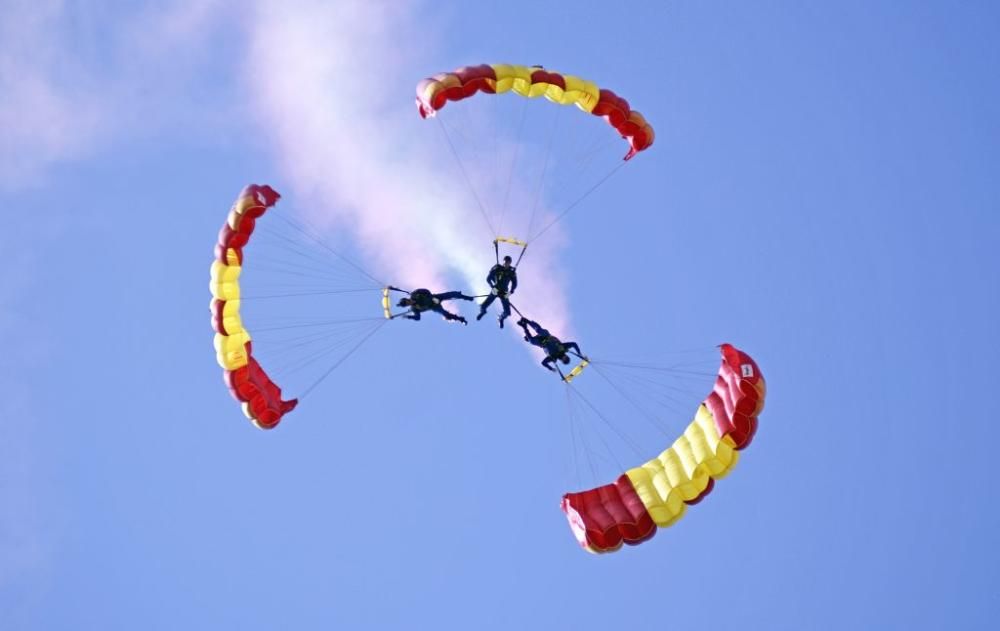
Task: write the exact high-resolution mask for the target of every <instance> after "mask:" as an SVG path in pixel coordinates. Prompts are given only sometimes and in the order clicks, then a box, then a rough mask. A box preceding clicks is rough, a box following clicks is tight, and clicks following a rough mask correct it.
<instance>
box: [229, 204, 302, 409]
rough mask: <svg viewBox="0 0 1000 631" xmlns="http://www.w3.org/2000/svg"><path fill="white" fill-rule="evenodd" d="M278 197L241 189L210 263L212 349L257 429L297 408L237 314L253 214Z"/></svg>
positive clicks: (253, 218) (256, 216) (260, 212)
mask: <svg viewBox="0 0 1000 631" xmlns="http://www.w3.org/2000/svg"><path fill="white" fill-rule="evenodd" d="M280 197H281V196H280V195H279V194H278V193H277V192H276V191H275V190H274V189H272V188H271V187H270V186H258V185H256V184H251V185H250V186H247V187H246V188H244V189H243V191H242V192H241V193H240V195H239V197H238V198H237V199H236V202H235V203H234V204H233V207H232V209H231V210H230V212H229V217H228V218H227V219H226V223H225V224H224V225H223V226H222V230H220V231H219V241H218V243H217V244H216V246H215V260H214V261H213V262H212V270H211V283H210V285H209V289H210V290H211V292H212V302H211V306H210V309H211V311H212V328H213V329H215V353H216V359H218V361H219V365H220V366H222V368H223V369H224V370H225V377H224V378H225V381H226V384H227V385H228V386H229V390H230V392H232V394H233V397H235V398H236V400H237V401H240V402H241V403H242V404H243V412H244V413H245V414H246V415H247V417H248V418H249V419H250V420H251V422H253V424H254V425H256V426H257V427H259V428H261V429H271V428H273V427H274V426H276V425H277V424H278V423H279V422H280V421H281V417H283V416H284V415H285V414H287V413H288V412H291V411H292V410H293V409H295V406H296V404H297V403H298V400H297V399H290V400H285V399H282V398H281V388H279V387H278V386H277V385H276V384H275V383H274V382H273V381H272V380H271V378H270V377H268V375H267V373H266V372H264V369H263V368H261V366H260V364H259V363H258V362H257V360H256V359H255V358H254V356H253V345H252V343H251V340H250V333H249V332H248V331H247V330H246V329H245V328H243V320H242V319H241V318H240V283H239V278H240V272H241V271H242V269H243V248H244V247H245V246H246V245H247V243H248V242H249V240H250V235H251V234H253V230H254V225H255V224H256V221H257V219H259V218H260V217H261V216H263V215H264V213H265V212H267V210H268V209H269V208H271V207H272V206H274V204H275V203H276V202H277V201H278V199H279V198H280Z"/></svg>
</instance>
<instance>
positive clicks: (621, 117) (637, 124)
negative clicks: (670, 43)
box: [417, 64, 654, 160]
mask: <svg viewBox="0 0 1000 631" xmlns="http://www.w3.org/2000/svg"><path fill="white" fill-rule="evenodd" d="M505 92H513V93H514V94H518V95H521V96H524V97H527V98H538V97H541V96H544V97H545V98H546V99H548V100H549V101H552V102H553V103H558V104H560V105H576V106H577V107H578V108H579V109H581V110H582V111H584V112H589V113H591V114H593V115H595V116H600V117H601V118H603V119H605V120H606V121H608V123H609V124H610V125H611V126H612V127H614V128H615V129H616V130H617V131H618V133H619V134H621V136H622V137H623V138H625V139H626V140H627V141H628V143H629V152H628V154H626V156H625V159H626V160H628V159H629V158H631V157H632V156H634V155H635V154H637V153H638V152H640V151H643V150H645V149H647V148H649V147H650V146H651V145H652V144H653V139H654V133H653V128H652V126H651V125H650V124H649V123H648V122H647V121H646V119H645V118H644V117H643V115H642V114H640V113H639V112H637V111H635V110H633V109H632V108H631V107H630V106H629V103H628V101H626V100H625V99H623V98H622V97H620V96H618V95H617V94H615V93H614V92H612V91H611V90H607V89H601V88H599V87H598V86H597V85H596V84H595V83H593V82H592V81H588V80H586V79H582V78H580V77H575V76H572V75H565V74H561V73H558V72H551V71H548V70H545V69H544V68H541V67H539V66H515V65H510V64H483V65H479V66H466V67H463V68H459V69H457V70H455V71H454V72H445V73H441V74H436V75H434V76H433V77H429V78H427V79H424V80H423V81H421V82H420V83H418V84H417V111H418V112H419V113H420V116H421V117H423V118H428V117H431V116H434V115H435V114H437V112H438V111H439V110H440V109H441V108H443V107H444V106H445V105H447V104H448V101H460V100H462V99H467V98H469V97H471V96H473V95H475V94H477V93H482V94H503V93H505Z"/></svg>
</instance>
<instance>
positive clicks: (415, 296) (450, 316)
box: [389, 287, 475, 324]
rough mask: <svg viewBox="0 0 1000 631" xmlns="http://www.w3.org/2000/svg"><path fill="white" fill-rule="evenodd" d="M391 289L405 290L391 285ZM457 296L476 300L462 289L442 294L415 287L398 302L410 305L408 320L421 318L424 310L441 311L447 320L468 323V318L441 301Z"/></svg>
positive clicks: (404, 305) (401, 304)
mask: <svg viewBox="0 0 1000 631" xmlns="http://www.w3.org/2000/svg"><path fill="white" fill-rule="evenodd" d="M389 289H395V290H396V291H403V290H402V289H399V288H398V287H389ZM455 298H461V299H462V300H475V298H473V297H472V296H466V295H465V294H463V293H462V292H460V291H447V292H444V293H441V294H432V293H431V292H430V290H429V289H414V290H413V291H411V292H410V295H409V296H408V297H406V298H400V299H399V302H398V303H396V304H397V306H400V307H409V308H410V312H409V313H407V314H406V315H404V316H403V317H404V318H406V319H407V320H419V319H420V314H421V313H423V312H424V311H433V312H435V313H440V314H441V315H442V316H444V319H445V320H455V321H457V322H461V323H462V324H468V323H469V322H468V320H466V319H465V318H463V317H462V316H460V315H456V314H454V313H451V312H450V311H446V310H445V309H444V307H442V306H441V303H442V302H444V301H445V300H454V299H455Z"/></svg>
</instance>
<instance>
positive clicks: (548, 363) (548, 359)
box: [542, 356, 556, 372]
mask: <svg viewBox="0 0 1000 631" xmlns="http://www.w3.org/2000/svg"><path fill="white" fill-rule="evenodd" d="M551 364H552V358H551V357H548V356H546V357H545V359H543V360H542V366H545V368H546V369H547V370H551V371H552V372H555V371H556V369H555V368H553V367H552V365H551Z"/></svg>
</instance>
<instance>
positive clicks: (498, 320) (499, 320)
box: [497, 313, 507, 329]
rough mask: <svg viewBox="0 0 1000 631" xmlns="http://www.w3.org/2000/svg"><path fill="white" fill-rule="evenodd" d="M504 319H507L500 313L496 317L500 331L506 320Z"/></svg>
mask: <svg viewBox="0 0 1000 631" xmlns="http://www.w3.org/2000/svg"><path fill="white" fill-rule="evenodd" d="M506 319H507V316H505V315H504V314H502V313H501V314H500V315H499V316H498V317H497V322H499V323H500V328H501V329H502V328H503V321H504V320H506Z"/></svg>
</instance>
